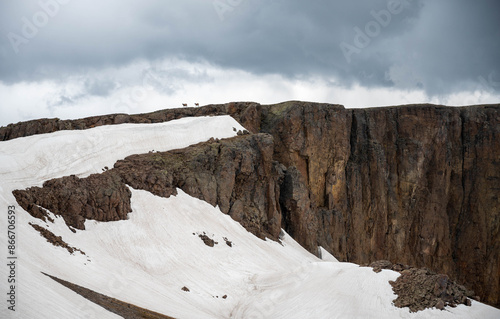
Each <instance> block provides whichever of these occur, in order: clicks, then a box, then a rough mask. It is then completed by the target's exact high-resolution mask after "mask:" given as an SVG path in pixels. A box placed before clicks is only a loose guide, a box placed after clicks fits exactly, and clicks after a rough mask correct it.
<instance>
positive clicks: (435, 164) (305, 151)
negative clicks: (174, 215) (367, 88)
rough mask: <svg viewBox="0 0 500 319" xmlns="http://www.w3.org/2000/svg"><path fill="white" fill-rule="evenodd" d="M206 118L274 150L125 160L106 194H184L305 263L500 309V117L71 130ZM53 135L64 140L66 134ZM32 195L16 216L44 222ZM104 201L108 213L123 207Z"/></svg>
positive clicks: (240, 111) (369, 116) (301, 112)
mask: <svg viewBox="0 0 500 319" xmlns="http://www.w3.org/2000/svg"><path fill="white" fill-rule="evenodd" d="M209 114H229V115H231V116H233V117H235V119H237V120H238V121H239V122H240V123H241V124H242V125H243V126H245V127H246V128H247V129H248V130H249V131H251V132H252V133H259V132H264V133H269V134H270V135H272V137H273V138H271V136H269V135H267V134H253V135H247V136H242V137H237V138H235V139H230V140H223V141H212V142H210V143H203V144H200V145H197V146H192V147H189V148H187V149H184V150H179V151H171V152H167V153H153V154H143V155H135V156H131V157H129V158H127V159H125V160H123V161H119V162H117V163H116V165H115V168H113V169H112V170H110V171H108V172H106V173H104V174H100V175H103V176H106V174H110V175H112V176H116V177H115V178H110V179H109V180H107V182H104V183H103V185H107V186H103V187H104V188H105V189H109V188H110V187H111V186H113V185H114V183H115V182H114V181H116V180H117V179H119V180H120V182H119V184H120V183H121V184H122V185H125V184H129V185H131V186H132V187H134V188H139V189H145V190H149V191H151V192H153V193H155V194H157V195H160V196H169V195H170V194H172V193H173V192H175V187H180V188H181V189H183V190H184V191H185V192H187V193H188V194H190V195H193V196H196V197H198V198H200V199H204V200H206V201H208V202H209V203H211V204H213V205H219V207H221V210H222V211H223V212H224V213H228V214H230V215H231V216H232V217H233V218H234V219H235V220H238V221H240V223H241V224H242V225H243V226H245V227H246V228H247V229H248V230H249V231H252V232H253V233H254V234H256V235H257V236H259V237H263V236H268V237H270V238H273V239H277V237H278V234H279V230H280V227H281V228H284V229H285V230H286V231H287V232H289V233H290V234H291V235H292V236H293V237H294V238H295V239H296V240H297V241H298V242H299V243H300V244H301V245H303V246H304V247H305V248H306V249H308V250H309V251H311V252H313V253H316V252H317V246H318V245H321V246H323V247H324V248H326V249H327V250H328V251H329V252H331V253H332V254H333V255H335V256H336V257H337V258H338V259H340V260H342V261H351V262H355V263H360V264H363V263H370V262H372V261H375V260H380V259H388V260H390V261H392V262H394V263H405V264H409V265H412V266H416V267H428V268H430V269H432V270H434V271H436V272H439V273H446V274H448V275H449V276H450V277H451V278H452V279H454V280H458V281H460V282H462V283H464V284H465V285H466V286H467V287H468V288H470V289H473V290H474V291H475V292H476V294H478V295H479V296H480V297H481V298H482V300H483V301H485V302H488V303H490V304H492V305H496V306H497V307H498V306H500V199H499V195H500V106H498V105H497V106H471V107H462V108H453V107H442V106H434V105H414V106H405V107H390V108H373V109H353V110H346V109H344V108H343V107H342V106H339V105H330V104H317V103H305V102H286V103H281V104H276V105H269V106H264V105H260V104H257V103H229V104H224V105H215V106H206V107H202V108H199V109H193V110H188V109H180V110H165V111H159V112H155V113H150V114H142V115H136V116H128V115H127V116H125V115H110V116H105V117H99V118H98V119H97V118H91V119H92V120H89V119H83V120H76V122H75V123H80V122H78V121H83V122H84V123H87V122H89V123H94V124H92V125H103V124H112V123H114V122H123V121H128V122H134V121H142V122H146V123H147V122H157V121H165V120H168V119H173V118H179V117H183V116H198V115H209ZM54 121H55V120H54ZM56 122H57V123H59V124H58V125H60V126H62V127H66V126H67V125H69V124H68V123H70V122H71V121H70V122H68V121H56ZM108 122H110V123H108ZM71 123H73V122H71ZM23 125H24V126H23ZM40 125H41V124H40ZM71 125H74V124H71ZM85 125H87V124H85ZM42 126H43V125H42ZM23 127H24V128H23ZM29 127H31V126H30V125H27V124H22V123H21V124H18V125H12V126H10V127H7V129H6V128H0V133H1V132H3V133H2V134H3V136H4V137H3V138H6V139H8V138H13V136H14V135H16V134H17V135H18V136H25V135H27V134H28V133H30V132H28V131H30V130H31V129H29V130H28V128H29ZM37 127H38V126H37ZM45 127H46V128H47V127H48V128H50V129H52V126H50V125H49V126H45ZM23 130H24V131H23ZM49 131H50V130H49ZM14 132H17V133H14ZM43 132H44V128H43V127H42V128H40V129H39V130H38V131H37V133H43ZM30 134H31V133H30ZM0 135H1V134H0ZM28 135H29V134H28ZM273 161H274V162H273ZM89 178H90V177H89ZM56 184H57V183H56ZM54 185H55V184H54ZM77 185H80V184H78V183H77ZM113 187H114V188H115V189H121V188H120V187H121V186H113ZM111 188H112V187H111ZM33 189H35V188H33ZM33 189H31V190H30V189H28V190H25V191H19V192H18V193H17V195H16V198H17V199H18V201H19V203H20V204H21V203H24V204H21V205H22V206H23V207H24V208H25V209H27V210H28V211H30V209H31V211H30V212H31V213H32V214H33V215H34V216H43V211H41V210H40V208H39V206H37V205H40V206H42V207H46V208H48V209H51V210H53V209H54V208H53V207H47V204H44V201H43V195H37V196H35V195H36V194H44V193H43V191H40V190H36V191H34V190H33ZM125 189H126V188H125ZM22 192H26V193H22ZM125 192H126V191H118V194H120V196H118V197H117V198H120V200H124V201H125V202H124V203H122V204H121V206H119V207H121V208H120V209H121V210H120V212H121V213H117V214H116V216H118V217H120V216H123V212H128V211H127V209H128V208H127V207H129V206H127V203H126V201H127V199H124V198H125V197H126V193H125ZM83 193H85V192H83ZM21 195H22V196H21ZM28 195H29V196H31V197H29V196H28ZM33 196H35V197H36V198H35V197H33ZM61 196H62V195H61ZM79 196H80V195H79ZM81 196H83V195H81ZM92 196H94V197H96V196H97V197H99V196H100V195H99V196H98V194H96V195H92ZM92 196H91V198H94V197H92ZM124 196H125V197H124ZM64 198H65V197H61V198H60V200H64ZM66 199H67V198H66ZM85 201H86V202H89V201H90V202H91V203H92V202H93V199H91V200H87V199H86V200H85ZM80 202H83V200H80ZM94 202H95V201H94ZM108 202H109V203H110V204H109V207H108V208H109V209H110V211H111V212H113V208H114V207H118V206H117V205H116V204H115V201H114V200H109V201H108ZM30 203H31V206H29V205H30ZM33 203H36V205H33ZM57 205H61V204H57ZM90 206H92V205H90ZM98 206H99V205H98ZM57 207H59V206H57ZM82 207H86V206H85V205H83V206H82ZM99 207H100V206H99ZM56 211H57V210H56ZM75 211H78V209H76V208H75ZM80 211H82V213H81V214H80V215H81V216H83V217H84V218H89V217H88V216H93V217H92V218H94V219H98V218H96V217H95V216H101V215H99V214H98V213H97V212H99V210H98V209H97V210H95V213H92V214H90V215H85V214H87V213H86V212H87V211H86V210H82V209H80ZM103 211H104V210H103ZM115 211H116V209H115ZM125 215H126V213H125ZM113 216H115V215H113V214H112V216H111V217H112V218H115V217H113ZM120 218H121V217H120ZM65 219H66V218H65ZM68 220H70V221H71V220H74V219H70V218H68ZM68 220H67V222H68ZM76 225H77V226H78V222H77V223H76ZM77 226H75V227H77Z"/></svg>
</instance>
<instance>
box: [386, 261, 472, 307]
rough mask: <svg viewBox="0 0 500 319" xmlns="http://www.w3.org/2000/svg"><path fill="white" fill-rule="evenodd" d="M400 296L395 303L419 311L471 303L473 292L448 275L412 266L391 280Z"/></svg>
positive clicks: (397, 305)
mask: <svg viewBox="0 0 500 319" xmlns="http://www.w3.org/2000/svg"><path fill="white" fill-rule="evenodd" d="M390 284H391V286H392V289H393V290H394V293H395V294H396V295H398V297H397V298H396V299H395V300H394V305H395V306H396V307H399V308H404V307H409V308H410V311H412V312H417V311H420V310H424V309H426V308H434V307H435V308H437V309H440V310H443V309H444V307H446V306H450V307H456V306H457V305H459V304H464V305H467V306H470V305H471V301H470V299H469V298H472V297H473V292H472V291H470V290H468V289H467V288H465V287H464V286H462V285H458V284H457V283H455V282H454V281H451V280H450V279H449V278H448V276H446V275H442V274H436V273H434V272H432V271H430V270H428V269H418V268H411V269H407V270H403V271H402V272H401V276H399V277H398V279H397V280H396V281H390Z"/></svg>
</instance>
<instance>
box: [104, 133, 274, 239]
mask: <svg viewBox="0 0 500 319" xmlns="http://www.w3.org/2000/svg"><path fill="white" fill-rule="evenodd" d="M112 171H115V172H117V173H118V174H119V175H120V176H122V178H123V180H124V181H125V182H126V183H127V184H128V185H130V186H132V187H133V188H136V189H144V190H148V191H150V192H152V193H153V194H156V195H159V196H164V197H168V196H169V195H170V194H174V193H175V191H176V190H175V189H176V188H177V187H178V188H181V189H182V190H183V191H185V192H186V193H188V194H189V195H191V196H194V197H197V198H199V199H203V200H205V201H207V202H208V203H210V204H212V205H214V206H215V205H218V206H219V208H220V209H221V211H222V212H223V213H225V214H229V215H230V216H231V217H232V218H233V219H234V220H236V221H238V222H240V224H241V225H243V227H245V228H246V229H247V230H248V231H250V232H252V233H253V234H256V235H257V236H259V237H261V238H264V237H265V236H267V237H269V238H272V239H277V238H278V235H279V233H280V224H281V214H280V208H279V203H278V200H279V180H280V178H281V176H282V174H283V173H282V172H281V171H280V170H279V167H278V166H277V165H276V163H273V139H272V136H270V135H268V134H255V135H245V136H238V137H235V138H232V139H225V140H220V141H210V142H208V143H201V144H197V145H194V146H190V147H188V148H185V149H181V150H174V151H170V152H163V153H153V154H141V155H133V156H129V157H127V158H126V159H124V160H122V161H118V162H117V163H116V164H115V168H114V169H113V170H112Z"/></svg>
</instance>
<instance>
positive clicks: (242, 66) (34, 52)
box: [0, 0, 500, 125]
mask: <svg viewBox="0 0 500 319" xmlns="http://www.w3.org/2000/svg"><path fill="white" fill-rule="evenodd" d="M499 16H500V1H498V0H477V1H471V0H389V1H385V0H380V1H375V0H358V1H326V0H309V1H303V0H302V1H299V0H182V1H170V0H163V1H160V0H143V1H132V0H107V1H77V0H37V1H31V0H23V1H14V0H8V1H1V2H0V33H1V37H0V125H6V124H8V123H11V122H17V121H22V120H28V119H35V118H41V117H59V118H64V119H66V118H78V117H83V116H89V115H97V114H107V113H118V112H122V113H138V112H148V111H153V110H157V109H162V108H171V107H180V106H181V104H182V103H188V104H189V105H193V104H194V103H195V102H197V103H200V105H205V104H210V103H226V102H230V101H255V102H259V103H263V104H267V103H276V102H281V101H285V100H307V101H317V102H330V103H338V104H343V105H345V106H346V107H348V108H350V107H365V106H366V107H367V106H382V105H397V104H409V103H423V102H431V103H437V104H447V105H469V104H482V103H500V19H499Z"/></svg>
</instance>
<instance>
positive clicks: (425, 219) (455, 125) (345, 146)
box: [260, 102, 500, 306]
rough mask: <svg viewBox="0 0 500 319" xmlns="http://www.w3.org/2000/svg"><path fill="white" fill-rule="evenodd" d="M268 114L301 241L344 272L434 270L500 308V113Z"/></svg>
mask: <svg viewBox="0 0 500 319" xmlns="http://www.w3.org/2000/svg"><path fill="white" fill-rule="evenodd" d="M261 113H262V118H263V120H262V126H261V128H260V129H261V130H262V131H265V132H269V133H271V134H272V135H273V136H274V137H275V144H276V146H275V153H274V158H275V160H277V161H279V162H281V163H283V164H284V165H285V166H286V167H290V168H291V169H290V170H289V171H290V172H287V174H286V177H285V179H284V182H285V185H282V188H281V189H282V190H287V189H292V190H298V191H296V192H294V191H291V192H290V191H288V192H285V194H283V193H282V194H281V199H282V201H281V203H282V207H283V216H284V217H285V218H284V219H283V225H282V227H284V228H285V229H287V230H290V232H291V233H292V234H293V236H294V238H295V239H296V240H297V241H298V242H300V243H301V244H303V245H304V246H305V247H306V248H307V249H309V250H310V251H311V252H315V249H314V248H315V247H313V246H315V245H321V246H323V247H325V248H326V249H327V250H328V251H330V252H331V253H333V254H334V255H335V256H336V257H337V258H339V259H340V260H343V261H352V262H356V263H369V262H371V261H374V260H378V259H389V260H391V261H392V262H401V263H405V264H410V265H413V266H416V267H429V268H431V269H433V270H434V271H437V272H440V273H446V274H448V275H450V276H451V277H452V278H453V279H456V280H458V281H460V282H463V283H465V284H466V285H467V286H468V287H469V288H472V289H473V290H474V291H475V292H476V294H479V295H480V296H481V298H482V300H483V301H486V302H488V303H490V304H493V305H497V306H499V305H500V257H499V254H500V231H499V230H500V200H499V195H500V178H499V175H500V107H499V106H483V107H481V106H477V107H464V108H450V107H440V106H433V105H416V106H405V107H391V108H373V109H354V110H345V109H343V108H339V107H337V106H328V105H321V104H319V105H311V104H308V103H299V102H287V103H282V104H279V105H273V106H269V107H266V108H262V110H261ZM304 189H307V190H308V191H309V192H308V193H309V194H306V193H307V192H306V191H304ZM308 201H309V202H310V207H309V208H308V207H307V202H308ZM290 202H292V203H295V204H290Z"/></svg>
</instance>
